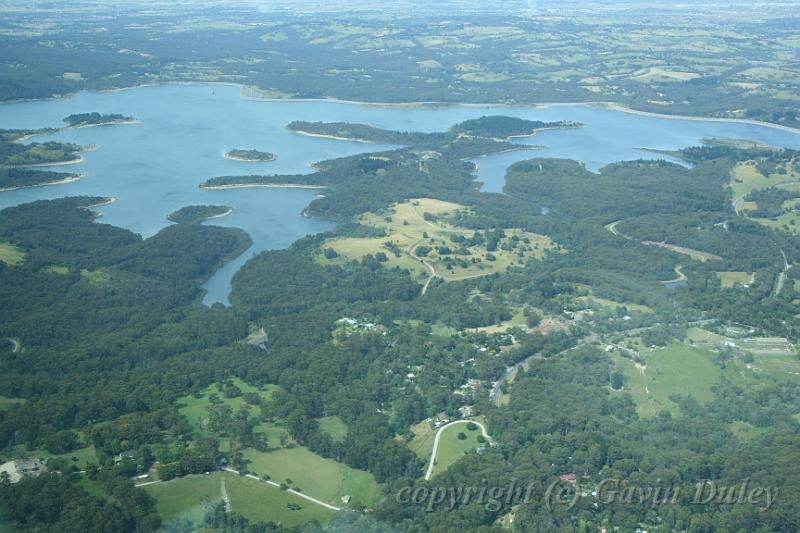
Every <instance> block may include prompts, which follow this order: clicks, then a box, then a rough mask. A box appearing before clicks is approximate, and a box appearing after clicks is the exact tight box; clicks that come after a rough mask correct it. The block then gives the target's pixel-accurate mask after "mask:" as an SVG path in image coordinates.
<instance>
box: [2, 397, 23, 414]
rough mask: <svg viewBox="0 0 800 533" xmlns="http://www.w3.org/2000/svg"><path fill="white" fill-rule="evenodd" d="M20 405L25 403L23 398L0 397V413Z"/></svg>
mask: <svg viewBox="0 0 800 533" xmlns="http://www.w3.org/2000/svg"><path fill="white" fill-rule="evenodd" d="M21 403H25V400H24V399H23V398H8V397H6V396H0V411H5V410H7V409H10V408H12V407H14V406H15V405H19V404H21Z"/></svg>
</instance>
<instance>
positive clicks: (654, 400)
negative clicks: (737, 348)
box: [612, 343, 722, 417]
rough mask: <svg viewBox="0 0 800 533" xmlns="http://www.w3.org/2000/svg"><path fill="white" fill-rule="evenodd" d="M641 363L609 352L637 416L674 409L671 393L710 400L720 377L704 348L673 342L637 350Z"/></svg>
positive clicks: (711, 358) (720, 373)
mask: <svg viewBox="0 0 800 533" xmlns="http://www.w3.org/2000/svg"><path fill="white" fill-rule="evenodd" d="M640 356H641V357H642V358H643V359H644V361H645V363H646V364H645V365H637V364H636V363H634V362H633V361H631V360H629V359H626V358H623V357H621V356H620V355H618V354H616V353H612V358H613V359H614V362H615V363H616V364H617V367H618V368H620V370H621V371H622V372H623V373H624V374H625V376H626V378H627V380H626V383H625V389H624V391H625V392H628V393H630V395H631V397H632V398H633V400H634V402H635V403H636V407H637V411H638V412H639V415H640V416H643V417H652V416H655V415H656V414H658V413H659V412H660V411H664V410H667V411H670V412H672V413H673V414H677V413H678V406H677V405H676V404H675V403H674V402H673V401H672V400H670V396H672V395H673V394H680V395H691V396H694V398H695V399H697V401H698V402H700V403H704V402H707V401H709V400H711V398H712V396H713V394H712V392H711V387H712V385H714V384H715V383H717V382H718V381H719V380H720V377H721V375H722V370H721V369H720V368H719V367H718V366H717V365H715V364H714V361H713V359H714V354H713V353H712V352H709V351H707V350H701V349H697V348H692V347H690V346H686V345H684V344H678V343H673V344H670V345H669V346H667V347H666V348H658V349H655V350H654V351H652V352H650V351H649V350H642V351H640Z"/></svg>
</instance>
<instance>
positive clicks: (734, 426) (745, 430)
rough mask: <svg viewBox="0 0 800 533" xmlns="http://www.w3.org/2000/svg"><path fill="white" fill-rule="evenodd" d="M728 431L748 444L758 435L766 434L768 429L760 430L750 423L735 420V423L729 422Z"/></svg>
mask: <svg viewBox="0 0 800 533" xmlns="http://www.w3.org/2000/svg"><path fill="white" fill-rule="evenodd" d="M728 430H729V431H730V432H731V433H733V434H734V435H736V436H737V437H739V439H740V440H743V441H745V442H750V441H751V440H753V439H754V438H756V437H758V436H759V435H763V434H764V433H766V432H768V431H769V428H760V427H756V426H754V425H753V424H751V423H750V422H743V421H741V420H737V421H736V422H731V423H730V424H729V425H728Z"/></svg>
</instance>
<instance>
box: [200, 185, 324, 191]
mask: <svg viewBox="0 0 800 533" xmlns="http://www.w3.org/2000/svg"><path fill="white" fill-rule="evenodd" d="M198 187H200V188H201V189H208V190H211V191H222V190H225V189H250V188H260V189H327V188H328V186H327V185H303V184H300V183H228V184H225V185H206V184H204V183H201V184H200V185H198Z"/></svg>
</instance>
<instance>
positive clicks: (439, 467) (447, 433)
mask: <svg viewBox="0 0 800 533" xmlns="http://www.w3.org/2000/svg"><path fill="white" fill-rule="evenodd" d="M459 433H464V434H465V435H466V436H467V438H466V439H465V440H460V439H459V438H458V434H459ZM480 434H481V430H480V428H476V429H474V430H472V431H470V430H468V429H467V424H455V425H453V426H450V427H449V428H447V429H445V430H444V431H442V436H441V437H439V449H438V451H437V453H436V464H435V465H434V466H433V475H434V476H435V475H436V474H439V473H441V472H444V471H445V470H447V469H448V468H449V467H450V465H452V464H453V463H455V462H456V461H458V460H459V459H461V458H462V457H463V456H464V454H465V453H467V452H470V451H473V450H475V448H477V447H478V446H481V443H480V442H478V435H480Z"/></svg>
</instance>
